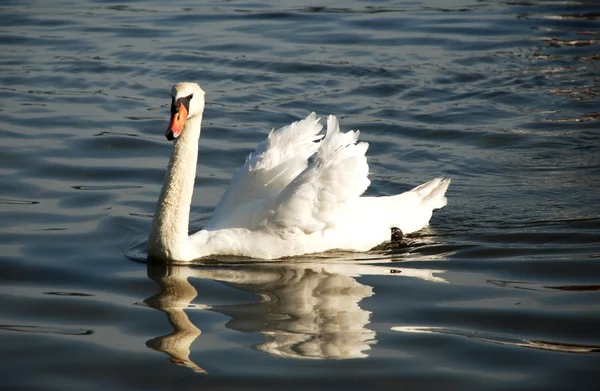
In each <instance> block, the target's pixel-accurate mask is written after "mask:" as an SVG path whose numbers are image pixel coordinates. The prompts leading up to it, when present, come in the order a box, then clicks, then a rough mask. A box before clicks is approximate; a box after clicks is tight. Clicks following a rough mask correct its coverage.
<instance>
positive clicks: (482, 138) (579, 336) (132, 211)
mask: <svg viewBox="0 0 600 391" xmlns="http://www.w3.org/2000/svg"><path fill="white" fill-rule="evenodd" d="M599 15H600V3H598V2H594V1H591V2H589V1H570V2H560V1H539V2H538V1H527V2H502V1H472V0H471V1H468V0H454V1H441V0H439V1H415V2H401V1H356V0H350V1H343V2H342V1H331V2H327V3H326V5H325V3H317V2H312V1H303V2H287V1H281V2H268V1H236V0H234V1H225V2H219V1H213V2H196V1H191V0H190V1H172V2H160V1H151V0H140V1H131V2H127V3H125V2H117V1H91V0H87V1H86V0H83V1H68V0H65V1H52V2H50V1H35V0H31V1H25V0H24V1H13V0H4V1H3V2H2V3H0V58H1V61H0V98H1V101H0V135H1V137H2V143H1V144H0V172H1V175H0V246H1V247H0V278H1V279H2V284H1V285H0V298H1V299H0V346H2V359H1V361H0V362H1V364H0V379H1V380H0V388H2V389H6V390H33V389H35V390H107V389H110V390H168V389H223V390H224V389H227V390H230V389H231V390H233V389H245V390H259V389H260V390H264V389H282V388H284V389H289V390H292V389H294V390H295V389H298V390H304V389H324V388H327V389H339V390H353V389H361V390H363V389H368V390H374V389H386V390H388V389H406V390H430V389H431V390H439V389H443V390H569V389H573V390H575V389H576V390H587V389H589V390H592V389H596V388H597V385H598V380H600V372H599V371H600V369H599V368H600V332H599V330H600V305H599V303H600V207H599V206H600V169H599V168H600V134H599V131H598V129H599V121H600V111H599V102H600V55H599V53H600V16H599ZM179 81H194V82H199V83H200V84H201V85H202V87H203V89H204V90H205V91H206V92H207V106H206V111H205V115H204V119H205V120H204V125H203V132H202V138H201V142H200V151H199V164H198V173H197V180H196V191H195V193H194V200H193V205H192V218H191V220H192V228H193V229H194V230H197V229H201V227H202V226H203V224H204V223H205V222H206V221H207V220H208V218H209V216H210V214H211V211H212V208H213V207H214V205H215V204H216V202H217V201H218V199H219V197H220V196H221V194H222V192H223V190H224V188H225V186H226V185H227V183H228V181H229V179H230V178H231V176H232V174H233V172H234V170H235V169H236V167H238V166H239V165H241V164H242V162H243V160H244V157H245V156H246V155H247V154H248V153H249V152H251V151H252V150H253V149H254V147H255V145H256V144H257V143H258V142H260V141H261V140H263V139H264V137H265V136H266V134H267V133H268V131H269V130H270V129H272V128H273V127H280V126H283V125H286V124H288V123H290V122H291V121H294V120H297V119H299V118H302V117H304V116H306V115H307V114H308V113H309V112H311V111H316V112H317V114H319V115H320V116H326V115H327V114H330V113H331V114H336V115H338V116H339V117H340V120H341V125H342V128H343V129H346V130H348V129H360V130H361V139H362V140H364V141H367V142H369V144H370V148H369V151H368V157H369V165H370V179H371V181H372V185H371V187H370V189H369V190H368V192H367V194H369V195H390V194H396V193H399V192H402V191H405V190H408V189H410V188H411V187H413V186H415V185H418V184H420V183H423V182H425V181H426V180H429V179H431V178H433V177H436V176H439V175H446V176H450V177H452V179H453V182H452V184H451V187H450V189H449V191H448V194H447V195H448V200H449V203H448V205H447V206H446V207H445V208H444V209H441V210H438V211H436V212H435V214H434V216H433V218H432V220H431V226H430V227H429V228H427V229H425V230H423V231H421V232H419V233H416V234H414V235H411V236H409V237H407V238H405V239H404V240H403V241H402V242H401V243H397V244H395V245H394V246H384V247H382V248H380V249H378V250H374V251H372V252H369V253H365V254H344V253H329V254H323V255H319V256H315V257H303V258H299V259H292V260H286V261H285V262H283V261H281V262H270V263H267V262H261V261H260V260H256V261H253V262H246V263H243V262H242V263H241V262H239V260H238V261H237V263H236V262H233V263H232V262H231V260H212V261H211V262H210V263H204V264H198V265H195V266H193V267H186V266H167V265H155V264H147V263H145V262H143V259H144V254H143V251H140V248H143V247H139V246H138V247H135V246H136V245H138V244H139V243H140V242H143V241H144V240H145V238H146V237H147V234H148V231H149V229H150V223H151V219H152V213H153V212H154V207H155V203H156V199H157V197H158V193H159V190H160V186H161V184H162V180H163V178H164V173H165V169H166V165H167V161H168V157H169V154H170V152H171V144H170V143H169V142H167V141H166V140H165V139H164V129H165V127H166V125H167V122H168V111H169V105H170V99H171V98H170V96H169V91H170V87H171V85H172V84H174V83H176V82H179ZM131 246H134V247H133V249H130V250H127V249H128V248H130V247H131ZM225 261H227V262H225Z"/></svg>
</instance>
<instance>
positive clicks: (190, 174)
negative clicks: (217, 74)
mask: <svg viewBox="0 0 600 391" xmlns="http://www.w3.org/2000/svg"><path fill="white" fill-rule="evenodd" d="M171 95H172V98H173V100H172V104H171V121H170V122H169V126H168V128H167V131H166V137H167V139H168V140H175V142H174V146H173V153H172V155H171V160H170V162H169V167H168V169H167V175H166V178H165V182H164V184H163V187H162V190H161V194H160V197H159V200H158V205H157V207H156V213H155V214H154V220H153V222H152V231H151V233H150V236H149V238H148V255H149V257H150V258H152V259H157V260H161V261H167V262H169V261H180V262H187V261H192V260H195V259H198V258H201V257H205V256H209V255H234V256H243V257H250V258H261V259H277V258H282V257H290V256H296V255H302V254H310V253H318V252H323V251H327V250H333V249H339V250H348V251H368V250H370V249H372V248H373V247H375V246H377V245H379V244H381V243H382V242H385V241H388V240H390V237H391V232H394V235H395V236H396V237H398V236H399V235H398V234H400V235H401V234H402V233H403V234H408V233H411V232H415V231H418V230H419V229H421V228H423V227H425V226H427V224H428V223H429V219H430V218H431V215H432V211H433V210H434V209H437V208H441V207H443V206H444V205H446V197H445V193H446V189H447V188H448V185H449V184H450V179H444V178H436V179H433V180H431V181H429V182H427V183H424V184H422V185H420V186H417V187H415V188H414V189H412V190H410V191H407V192H405V193H402V194H399V195H395V196H388V197H363V196H361V195H362V194H363V193H364V192H365V190H366V189H367V187H368V186H369V184H370V181H369V179H368V178H367V175H368V171H369V167H368V165H367V159H366V157H365V153H366V151H367V148H368V144H367V143H365V142H358V141H357V140H358V135H359V132H358V131H349V132H346V133H342V132H340V129H339V124H338V120H337V118H336V117H334V116H329V118H328V119H327V132H326V134H325V136H323V135H322V134H321V133H320V132H321V129H322V126H321V124H320V123H319V121H320V118H316V115H315V113H311V114H310V115H309V116H308V117H306V118H305V119H303V120H301V121H298V122H294V123H292V124H290V125H288V126H285V127H283V128H281V129H278V130H273V131H271V132H270V133H269V136H268V137H267V139H266V140H265V141H263V142H261V143H260V144H258V146H257V148H256V150H255V151H254V153H252V154H250V155H249V156H248V158H247V159H246V162H245V163H244V164H243V165H242V166H241V167H240V168H239V169H238V171H237V172H236V173H235V175H234V177H233V179H232V180H231V182H230V183H229V186H228V187H227V189H226V190H225V194H223V197H222V198H221V200H220V201H219V203H218V204H217V206H216V207H215V210H214V212H213V215H212V218H211V220H210V221H209V222H208V223H207V224H206V226H205V227H204V229H202V230H201V231H199V232H197V233H195V234H193V235H191V236H188V225H189V214H190V205H191V201H192V192H193V190H194V180H195V178H196V163H197V158H198V140H199V138H200V129H201V123H202V113H203V112H204V102H205V101H204V96H205V93H204V91H203V90H202V89H201V88H200V86H199V85H198V84H196V83H179V84H176V85H175V86H173V88H172V89H171Z"/></svg>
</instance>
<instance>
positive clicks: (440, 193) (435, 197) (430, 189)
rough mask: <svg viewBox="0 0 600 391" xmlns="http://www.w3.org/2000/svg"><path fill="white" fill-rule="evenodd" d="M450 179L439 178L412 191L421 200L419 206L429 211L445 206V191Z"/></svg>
mask: <svg viewBox="0 0 600 391" xmlns="http://www.w3.org/2000/svg"><path fill="white" fill-rule="evenodd" d="M450 181H451V180H450V178H444V177H439V178H435V179H432V180H430V181H429V182H426V183H423V184H422V185H419V186H417V187H415V188H414V189H412V190H411V191H413V192H416V193H417V194H418V195H419V198H420V199H421V204H422V205H423V206H425V207H429V208H431V209H439V208H442V207H444V206H446V203H447V202H448V200H447V199H446V190H448V186H449V185H450Z"/></svg>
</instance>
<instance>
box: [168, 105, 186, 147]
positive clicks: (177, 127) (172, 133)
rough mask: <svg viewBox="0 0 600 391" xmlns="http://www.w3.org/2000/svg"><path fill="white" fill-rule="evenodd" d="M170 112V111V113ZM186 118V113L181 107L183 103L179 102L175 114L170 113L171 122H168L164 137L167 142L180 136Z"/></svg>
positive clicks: (183, 107)
mask: <svg viewBox="0 0 600 391" xmlns="http://www.w3.org/2000/svg"><path fill="white" fill-rule="evenodd" d="M171 112H172V111H171ZM187 117H188V111H187V109H186V108H185V106H184V105H183V103H181V102H179V107H178V109H177V111H176V112H174V113H173V112H172V114H171V120H170V121H169V127H168V128H167V131H166V132H165V136H166V137H167V140H169V141H172V140H175V139H176V138H177V137H179V135H180V134H181V130H182V129H183V124H185V120H186V119H187Z"/></svg>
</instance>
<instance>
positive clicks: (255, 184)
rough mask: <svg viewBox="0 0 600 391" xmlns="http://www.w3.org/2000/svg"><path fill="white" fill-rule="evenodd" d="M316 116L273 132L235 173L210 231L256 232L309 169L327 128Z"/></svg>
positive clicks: (217, 208)
mask: <svg viewBox="0 0 600 391" xmlns="http://www.w3.org/2000/svg"><path fill="white" fill-rule="evenodd" d="M319 121H320V118H317V115H316V114H315V113H311V114H310V115H308V117H306V118H305V119H303V120H301V121H298V122H294V123H292V124H290V125H288V126H284V127H283V128H280V129H277V130H272V131H271V132H270V133H269V136H268V137H267V139H266V140H265V141H263V142H261V143H260V144H258V146H257V147H256V150H255V151H254V152H253V153H251V154H250V155H249V156H248V158H247V159H246V162H245V163H244V165H242V166H241V167H240V168H239V169H238V171H237V172H236V173H235V175H234V176H233V178H232V179H231V182H230V183H229V186H228V187H227V189H226V190H225V193H224V194H223V197H221V200H220V201H219V203H218V204H217V206H216V207H215V210H214V212H213V216H212V219H211V220H210V222H209V223H208V225H207V227H206V228H209V229H220V228H240V227H241V228H253V227H254V226H255V225H256V223H257V221H260V220H262V218H263V216H265V215H266V214H267V213H268V210H267V209H266V208H267V207H268V205H270V204H271V203H272V201H273V200H274V199H275V198H276V197H277V196H278V195H279V194H280V193H281V191H282V190H283V189H285V188H286V187H287V186H288V185H289V184H290V182H292V181H293V180H294V179H295V178H296V177H297V176H298V175H299V174H300V173H302V172H303V171H304V170H305V169H306V167H307V166H308V158H309V157H310V156H312V155H313V154H314V153H315V152H316V151H317V149H318V148H319V143H318V142H317V141H319V140H320V139H321V138H322V137H323V136H322V135H321V134H319V133H320V132H321V129H322V128H323V126H322V125H321V124H320V123H319Z"/></svg>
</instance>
